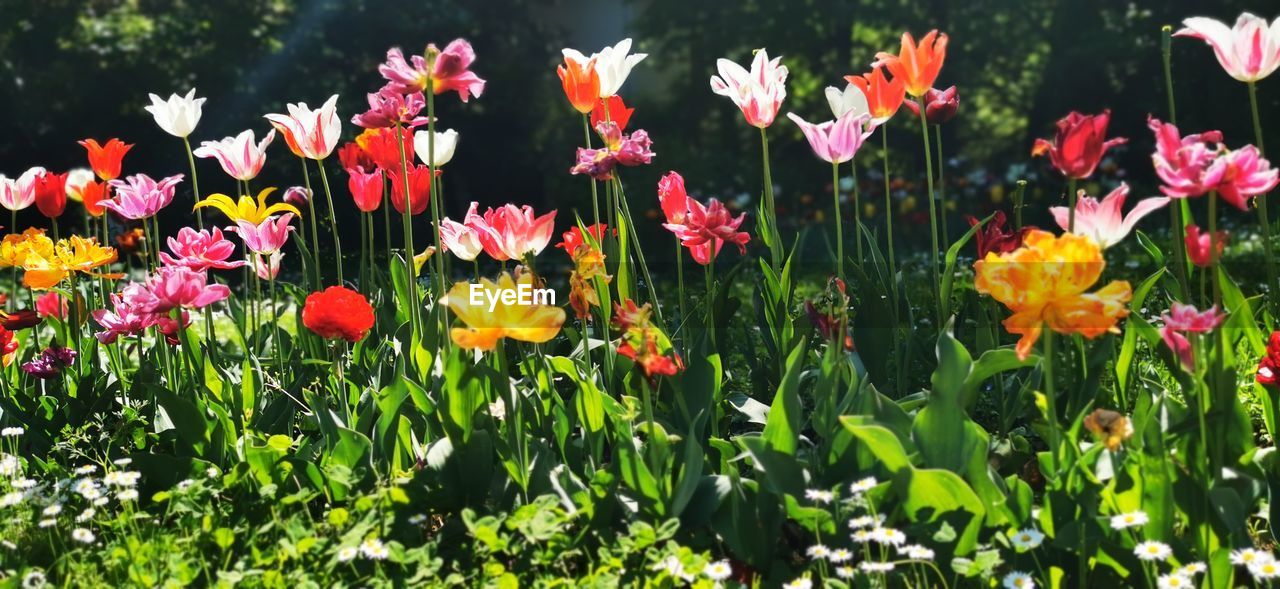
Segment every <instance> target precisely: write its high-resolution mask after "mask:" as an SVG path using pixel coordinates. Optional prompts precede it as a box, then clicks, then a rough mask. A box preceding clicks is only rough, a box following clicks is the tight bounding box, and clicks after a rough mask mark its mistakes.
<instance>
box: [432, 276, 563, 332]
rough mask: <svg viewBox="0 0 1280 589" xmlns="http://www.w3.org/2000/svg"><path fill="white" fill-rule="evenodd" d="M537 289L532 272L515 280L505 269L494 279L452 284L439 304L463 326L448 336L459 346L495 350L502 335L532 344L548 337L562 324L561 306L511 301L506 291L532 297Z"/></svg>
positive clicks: (533, 301)
mask: <svg viewBox="0 0 1280 589" xmlns="http://www.w3.org/2000/svg"><path fill="white" fill-rule="evenodd" d="M536 290H537V287H536V286H535V284H534V282H533V276H532V275H531V274H525V275H523V276H521V277H520V278H519V280H518V281H517V280H513V279H512V278H511V275H510V274H507V273H506V272H504V273H502V275H501V276H499V277H498V281H497V282H493V281H491V280H489V279H487V278H485V279H481V280H480V282H479V283H463V282H460V283H457V284H454V285H453V288H451V289H450V290H449V292H448V293H446V294H445V296H444V297H442V298H441V299H440V304H442V305H445V306H447V307H449V310H450V311H452V312H453V314H454V315H456V316H457V317H458V319H459V320H461V321H462V323H463V324H464V325H465V326H466V327H455V328H453V329H451V330H450V331H449V336H450V337H451V338H452V339H453V342H454V343H456V344H458V346H459V347H461V348H465V349H480V350H486V351H487V350H492V349H494V347H495V346H497V344H498V340H500V339H502V338H511V339H514V340H519V341H522V342H531V343H542V342H545V341H548V340H550V339H551V338H553V337H555V336H556V334H558V333H560V327H561V326H562V325H564V320H565V313H564V309H561V308H560V307H556V306H552V305H547V304H542V303H540V302H539V301H537V300H523V301H520V300H517V301H516V302H514V303H513V302H512V300H513V295H510V294H508V293H522V292H527V293H530V295H528V296H529V297H530V299H532V298H533V297H532V292H534V291H536ZM473 295H474V296H473ZM473 303H479V304H473ZM521 303H526V304H521Z"/></svg>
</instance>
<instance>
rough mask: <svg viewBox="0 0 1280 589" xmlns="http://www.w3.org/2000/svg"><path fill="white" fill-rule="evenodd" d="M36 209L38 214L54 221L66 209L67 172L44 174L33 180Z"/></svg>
mask: <svg viewBox="0 0 1280 589" xmlns="http://www.w3.org/2000/svg"><path fill="white" fill-rule="evenodd" d="M35 192H36V208H37V209H40V214H42V215H44V216H46V217H48V218H50V219H56V218H58V217H61V216H62V212H63V211H64V210H66V208H67V172H63V173H61V174H54V173H53V172H44V173H42V174H40V175H39V176H36V180H35Z"/></svg>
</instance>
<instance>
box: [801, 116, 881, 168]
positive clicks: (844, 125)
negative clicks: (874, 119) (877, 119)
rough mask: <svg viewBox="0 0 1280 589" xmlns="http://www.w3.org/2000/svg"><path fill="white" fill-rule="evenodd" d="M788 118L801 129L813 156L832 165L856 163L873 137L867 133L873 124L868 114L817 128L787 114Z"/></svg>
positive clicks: (828, 123) (869, 132) (844, 118)
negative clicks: (868, 126)
mask: <svg viewBox="0 0 1280 589" xmlns="http://www.w3.org/2000/svg"><path fill="white" fill-rule="evenodd" d="M787 118H789V119H791V120H792V121H793V122H794V123H795V124H796V125H799V126H800V130H801V131H803V132H804V137H805V139H808V140H809V147H811V148H813V153H814V154H815V155H817V156H818V158H820V159H822V160H825V161H828V162H831V163H833V164H843V163H845V162H847V161H849V160H851V159H853V156H854V155H856V154H857V153H858V149H859V148H861V147H862V142H863V141H866V140H867V138H868V137H870V136H871V131H864V129H866V128H867V123H868V122H869V121H870V120H871V115H869V114H866V113H863V114H855V113H853V112H852V111H850V112H846V113H845V114H844V115H843V116H841V117H840V118H838V119H836V120H834V121H827V122H825V123H820V124H817V125H814V124H812V123H808V122H806V121H805V120H804V119H802V118H800V117H799V116H797V115H796V114H795V113H787Z"/></svg>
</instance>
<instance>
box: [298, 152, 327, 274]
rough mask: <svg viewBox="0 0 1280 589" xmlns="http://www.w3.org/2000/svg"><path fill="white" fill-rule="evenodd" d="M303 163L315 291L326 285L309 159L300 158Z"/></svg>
mask: <svg viewBox="0 0 1280 589" xmlns="http://www.w3.org/2000/svg"><path fill="white" fill-rule="evenodd" d="M298 161H300V162H302V182H303V184H304V185H306V187H307V213H309V214H308V215H307V216H308V217H310V218H311V265H312V266H314V267H315V268H314V273H315V289H316V290H320V287H321V286H323V285H324V282H323V280H324V279H323V277H322V276H321V274H320V230H319V229H317V228H316V193H315V192H314V191H312V190H311V172H309V171H307V158H304V157H300V158H298Z"/></svg>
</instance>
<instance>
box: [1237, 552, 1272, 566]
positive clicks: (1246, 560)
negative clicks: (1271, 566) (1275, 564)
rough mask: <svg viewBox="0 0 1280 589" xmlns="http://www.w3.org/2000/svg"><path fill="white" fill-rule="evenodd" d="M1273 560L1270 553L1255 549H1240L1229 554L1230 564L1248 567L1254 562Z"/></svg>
mask: <svg viewBox="0 0 1280 589" xmlns="http://www.w3.org/2000/svg"><path fill="white" fill-rule="evenodd" d="M1272 560H1275V557H1274V556H1272V555H1271V553H1270V552H1266V551H1263V550H1258V549H1256V548H1242V549H1240V550H1234V551H1232V552H1231V564H1235V565H1242V566H1249V565H1251V564H1253V563H1255V562H1268V561H1272Z"/></svg>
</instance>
